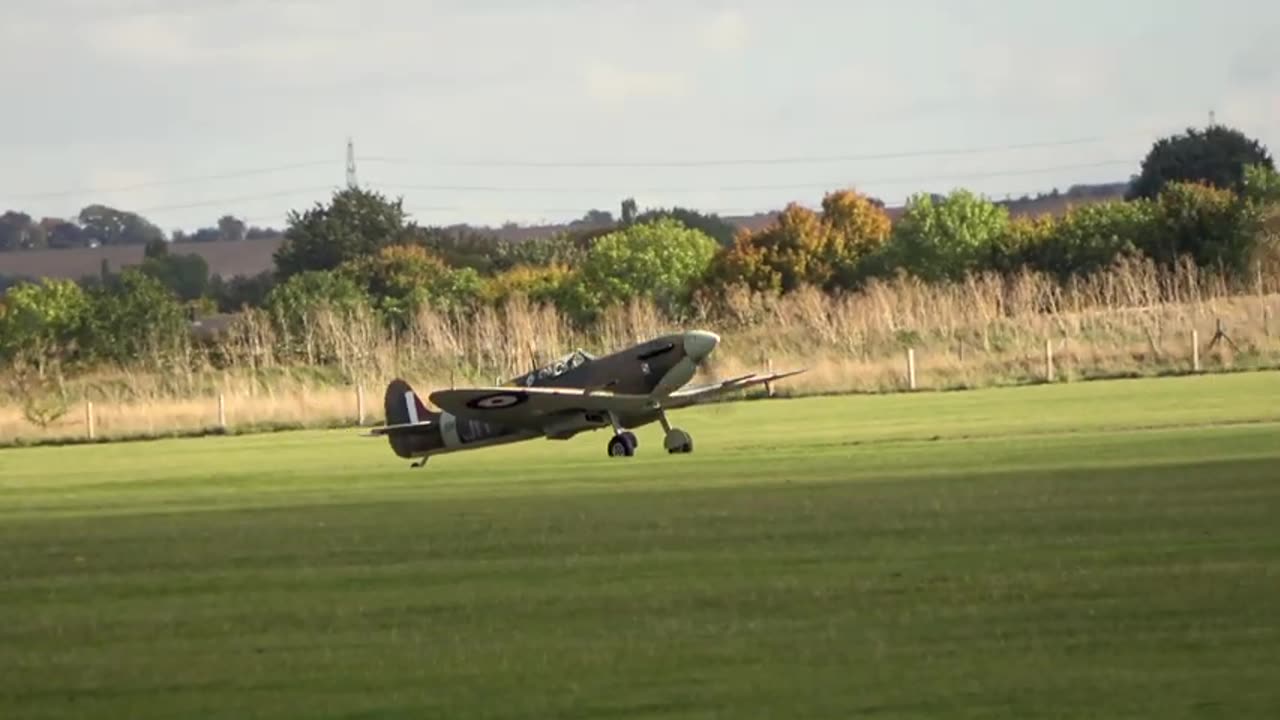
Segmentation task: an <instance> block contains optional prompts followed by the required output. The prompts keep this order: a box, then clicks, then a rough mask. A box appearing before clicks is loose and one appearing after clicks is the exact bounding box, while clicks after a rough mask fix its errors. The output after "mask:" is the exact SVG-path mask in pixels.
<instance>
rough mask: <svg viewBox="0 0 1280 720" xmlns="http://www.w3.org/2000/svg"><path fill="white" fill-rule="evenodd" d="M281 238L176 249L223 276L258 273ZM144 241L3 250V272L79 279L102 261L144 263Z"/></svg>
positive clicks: (114, 267) (119, 265) (116, 266)
mask: <svg viewBox="0 0 1280 720" xmlns="http://www.w3.org/2000/svg"><path fill="white" fill-rule="evenodd" d="M280 243H281V240H280V239H278V238H277V239H267V240H245V241H243V242H197V243H179V244H177V245H174V246H173V252H176V253H184V254H186V253H194V254H196V255H199V256H201V257H203V258H204V259H205V262H207V263H209V272H210V273H212V274H216V275H221V276H223V277H234V276H236V275H244V276H251V275H257V274H258V273H260V272H262V271H263V270H269V269H271V267H272V266H273V264H274V261H273V260H272V257H271V256H272V253H274V252H275V251H276V248H278V247H280ZM142 251H143V246H142V245H115V246H111V245H103V246H101V247H96V248H73V249H64V250H27V251H23V252H7V253H0V275H8V276H11V277H31V278H40V277H54V278H69V279H72V280H78V279H79V278H82V277H84V276H86V275H97V274H99V273H100V272H101V271H102V261H103V260H105V261H107V263H108V264H109V265H110V270H111V272H119V271H120V270H122V269H123V268H126V267H128V266H130V265H141V264H142Z"/></svg>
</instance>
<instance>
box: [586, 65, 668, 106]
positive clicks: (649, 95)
mask: <svg viewBox="0 0 1280 720" xmlns="http://www.w3.org/2000/svg"><path fill="white" fill-rule="evenodd" d="M583 80H584V82H585V84H586V89H587V93H588V94H589V95H590V96H591V97H592V98H594V99H596V100H600V101H603V102H610V103H617V102H625V101H627V100H635V99H654V98H668V99H669V98H680V97H685V96H687V95H688V94H689V92H690V90H691V82H690V80H689V78H688V76H686V75H684V74H681V73H677V72H669V71H667V72H664V71H657V70H630V69H626V68H620V67H618V66H616V65H613V64H611V63H606V62H599V61H596V62H592V63H590V64H589V65H588V66H587V67H586V69H585V71H584V73H583Z"/></svg>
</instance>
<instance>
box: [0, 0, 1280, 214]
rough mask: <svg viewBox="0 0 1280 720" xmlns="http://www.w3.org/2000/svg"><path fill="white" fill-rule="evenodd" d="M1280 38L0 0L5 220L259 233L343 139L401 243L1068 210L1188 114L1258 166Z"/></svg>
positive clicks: (1271, 126) (1158, 24) (766, 8)
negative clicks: (981, 209)
mask: <svg viewBox="0 0 1280 720" xmlns="http://www.w3.org/2000/svg"><path fill="white" fill-rule="evenodd" d="M1278 36H1280V3H1274V2H1270V3H1269V2H1263V1H1262V0H1256V1H1249V0H1204V1H1193V0H1124V1H1123V2H1119V1H1117V0H1106V1H1101V0H1099V1H1094V0H1072V2H1069V3H1053V4H1050V3H1046V2H1032V1H1031V0H1010V1H1005V0H970V1H964V0H946V1H945V2H944V1H943V0H936V1H935V2H921V1H918V0H882V1H879V2H860V1H855V0H843V1H842V2H816V1H813V0H790V1H788V2H776V1H775V2H699V1H698V0H685V1H683V2H674V1H667V0H646V1H644V2H611V1H609V0H596V1H595V2H585V1H583V0H560V1H558V2H550V1H539V0H471V1H470V2H461V1H457V2H432V1H430V0H361V1H359V2H356V1H354V0H293V1H289V2H276V1H273V0H257V1H254V2H250V1H248V0H185V1H184V0H6V1H5V7H4V18H3V21H2V22H0V81H3V84H4V88H5V94H4V103H3V107H2V109H0V152H2V153H3V158H4V160H3V164H2V165H0V209H3V208H8V207H17V208H22V209H25V210H27V211H28V212H31V213H32V214H35V215H62V216H66V215H72V214H74V213H75V212H76V211H77V210H78V209H79V208H80V207H81V206H83V205H85V204H87V203H89V202H93V201H99V202H106V203H108V204H113V205H116V206H119V207H124V208H129V209H136V210H140V211H145V213H144V214H146V215H147V216H148V217H150V218H151V219H152V220H154V221H155V222H157V224H159V225H161V226H162V227H164V228H166V229H172V228H177V227H183V228H187V229H191V228H194V227H197V226H199V225H207V224H211V223H212V221H213V220H214V219H215V218H216V217H217V216H218V215H219V214H221V213H223V212H232V213H235V214H237V215H239V216H241V217H244V218H247V219H249V220H251V221H254V222H255V223H257V224H267V225H277V226H279V225H281V224H282V223H283V218H284V214H285V213H286V211H287V210H288V209H290V208H302V207H305V206H308V205H310V204H311V203H313V202H315V201H317V200H323V199H325V198H327V197H328V193H329V192H330V191H331V189H332V188H335V187H338V186H339V185H340V184H341V183H343V181H344V161H345V151H346V139H347V137H348V136H351V137H352V138H353V139H354V142H355V148H356V155H357V164H358V173H359V179H360V181H361V183H362V184H364V185H366V186H370V187H374V188H376V189H379V190H383V191H385V192H387V193H389V194H392V195H403V196H404V198H405V204H406V207H408V208H410V209H411V210H413V211H414V215H415V217H416V218H417V219H418V220H419V221H420V222H424V223H453V222H462V221H469V222H473V223H495V224H496V223H500V222H502V221H504V220H514V221H519V222H536V221H540V220H563V219H568V218H573V217H578V216H581V215H582V214H583V212H585V211H586V210H587V209H588V208H591V207H600V208H605V209H609V210H612V211H615V212H616V209H617V206H618V203H619V201H620V200H621V199H622V198H623V197H626V196H628V195H634V196H635V197H636V199H637V201H638V203H639V204H640V206H641V207H642V208H643V207H648V206H655V205H671V204H683V205H687V206H695V207H701V208H704V209H707V210H716V211H722V212H746V211H754V210H767V209H772V208H777V207H780V206H782V205H783V204H785V203H786V202H787V201H791V200H795V201H800V202H803V203H806V204H813V203H816V202H818V201H819V200H820V199H821V196H822V192H823V191H824V190H825V189H830V188H834V187H838V186H855V187H858V188H859V189H862V190H864V191H867V192H870V193H873V194H876V195H878V196H880V197H883V198H884V199H885V200H886V201H888V202H890V203H897V202H900V201H901V200H902V199H904V198H905V196H906V195H907V194H908V193H910V192H914V191H937V192H945V191H947V190H949V189H951V188H953V187H956V186H960V185H963V186H967V187H971V188H974V189H976V190H979V191H982V192H985V193H989V194H991V195H993V196H998V197H1003V196H1004V195H1005V194H1006V193H1015V194H1020V193H1022V192H1035V191H1038V190H1048V189H1050V188H1052V187H1054V186H1055V185H1056V186H1058V187H1061V188H1064V189H1065V188H1066V187H1067V186H1068V185H1070V184H1072V183H1076V182H1095V181H1109V180H1123V179H1125V178H1127V177H1128V175H1129V174H1130V173H1132V172H1134V171H1135V170H1136V168H1137V163H1138V162H1139V160H1140V159H1141V157H1142V155H1143V154H1144V153H1145V151H1146V150H1147V149H1148V147H1149V146H1150V143H1151V141H1152V140H1153V139H1154V138H1155V137H1156V136H1157V135H1159V134H1167V133H1170V132H1176V131H1179V130H1181V129H1184V128H1185V127H1187V126H1188V125H1191V124H1203V123H1205V122H1207V120H1208V117H1209V112H1210V110H1213V111H1215V112H1216V114H1217V118H1218V120H1219V121H1220V122H1224V123H1227V124H1230V125H1234V126H1236V127H1239V128H1241V129H1243V130H1245V131H1246V132H1248V133H1250V134H1252V135H1253V136H1255V137H1258V138H1260V139H1261V140H1262V141H1263V142H1264V143H1265V144H1267V146H1268V147H1269V148H1270V149H1271V150H1272V152H1273V154H1274V153H1275V152H1276V151H1277V149H1278V147H1277V146H1280V70H1278V68H1280V43H1277V42H1275V38H1276V37H1278ZM1018 145H1024V146H1025V145H1033V146H1034V147H1030V148H1027V147H1023V148H1019V149H1009V146H1018ZM956 150H965V151H968V152H949V153H943V152H941V151H956ZM869 156H870V157H869ZM875 156H879V157H875ZM886 156H889V157H886ZM763 161H771V162H763ZM681 163H683V164H681ZM256 170H262V171H264V172H261V173H256V174H249V173H247V172H246V171H256ZM209 176H221V177H220V178H210V177H209ZM193 178H197V180H194V181H190V182H180V181H184V180H191V179H193ZM198 178H205V179H198ZM762 186H763V187H762ZM88 189H94V190H95V191H94V192H86V190H88Z"/></svg>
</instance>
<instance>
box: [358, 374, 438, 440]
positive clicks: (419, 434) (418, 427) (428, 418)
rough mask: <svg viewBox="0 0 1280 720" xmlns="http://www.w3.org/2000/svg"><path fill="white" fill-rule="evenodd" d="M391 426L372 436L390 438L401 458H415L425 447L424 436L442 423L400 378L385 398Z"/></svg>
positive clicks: (371, 431) (375, 430)
mask: <svg viewBox="0 0 1280 720" xmlns="http://www.w3.org/2000/svg"><path fill="white" fill-rule="evenodd" d="M383 406H384V410H385V411H386V416H387V424H386V425H383V426H381V427H375V428H370V431H369V434H370V435H375V436H377V435H386V436H387V439H388V440H389V441H390V442H391V449H392V450H394V451H395V453H396V454H397V455H399V456H400V457H411V456H412V455H413V454H415V453H416V452H419V451H421V450H422V449H423V447H424V446H425V443H424V440H425V439H426V438H424V437H423V436H424V435H426V434H428V433H429V432H430V431H431V430H433V429H434V426H435V425H436V423H437V422H438V421H439V419H440V415H439V413H433V412H431V411H430V410H428V409H427V406H426V405H424V404H423V403H422V398H420V397H418V393H416V392H414V390H413V388H412V387H410V385H409V383H407V382H405V381H404V380H401V379H399V378H397V379H395V380H392V381H391V384H389V385H387V392H386V395H385V397H384V398H383Z"/></svg>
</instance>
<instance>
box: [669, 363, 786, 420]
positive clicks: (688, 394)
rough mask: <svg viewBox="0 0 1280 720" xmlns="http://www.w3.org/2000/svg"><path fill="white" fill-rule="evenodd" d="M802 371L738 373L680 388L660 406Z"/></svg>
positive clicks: (681, 403)
mask: <svg viewBox="0 0 1280 720" xmlns="http://www.w3.org/2000/svg"><path fill="white" fill-rule="evenodd" d="M802 372H804V370H789V371H787V372H780V373H768V374H765V375H758V374H756V373H748V374H747V375H740V376H738V377H735V378H730V379H728V380H722V381H720V382H716V383H711V384H709V385H698V386H695V387H688V388H682V389H680V390H677V391H675V392H673V393H671V395H669V396H667V399H666V400H664V401H663V403H662V406H663V407H664V408H667V409H669V410H675V409H677V408H682V407H688V406H690V405H693V404H696V403H699V402H702V401H703V400H709V399H711V398H714V397H716V396H719V395H724V394H726V393H730V392H734V391H736V390H742V389H744V388H749V387H753V386H755V385H763V384H765V383H768V382H777V381H778V380H781V379H783V378H789V377H791V376H793V375H799V374H800V373H802Z"/></svg>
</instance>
